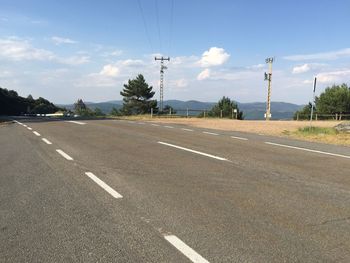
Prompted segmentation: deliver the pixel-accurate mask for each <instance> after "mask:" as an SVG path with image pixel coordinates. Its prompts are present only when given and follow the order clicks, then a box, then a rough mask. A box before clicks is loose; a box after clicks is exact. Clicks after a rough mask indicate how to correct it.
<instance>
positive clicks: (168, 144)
mask: <svg viewBox="0 0 350 263" xmlns="http://www.w3.org/2000/svg"><path fill="white" fill-rule="evenodd" d="M158 143H159V144H162V145H166V146H169V147H173V148H177V149H180V150H184V151H187V152H191V153H196V154H200V155H203V156H207V157H210V158H214V159H217V160H220V161H228V160H227V159H226V158H223V157H219V156H216V155H212V154H208V153H204V152H199V151H196V150H192V149H189V148H185V147H181V146H177V145H174V144H170V143H166V142H158Z"/></svg>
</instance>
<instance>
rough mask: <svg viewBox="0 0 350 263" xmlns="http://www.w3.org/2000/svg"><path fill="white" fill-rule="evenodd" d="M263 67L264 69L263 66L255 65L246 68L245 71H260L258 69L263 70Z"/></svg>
mask: <svg viewBox="0 0 350 263" xmlns="http://www.w3.org/2000/svg"><path fill="white" fill-rule="evenodd" d="M265 67H266V65H265V64H256V65H252V66H248V67H246V69H251V70H260V69H264V68H265Z"/></svg>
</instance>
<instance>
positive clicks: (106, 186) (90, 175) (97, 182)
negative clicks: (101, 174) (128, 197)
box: [85, 172, 123, 198]
mask: <svg viewBox="0 0 350 263" xmlns="http://www.w3.org/2000/svg"><path fill="white" fill-rule="evenodd" d="M85 174H86V175H87V176H89V177H90V179H92V180H93V181H94V182H95V183H96V184H98V185H99V186H101V187H102V188H103V189H104V190H106V191H107V192H108V193H109V194H110V195H111V196H113V197H114V198H122V197H123V196H122V195H121V194H119V193H118V192H117V191H115V190H114V189H113V188H111V187H110V186H109V185H107V184H106V183H105V182H103V181H102V180H101V179H100V178H98V177H97V176H96V175H94V174H93V173H91V172H86V173H85Z"/></svg>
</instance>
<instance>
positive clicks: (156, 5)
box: [155, 0, 162, 53]
mask: <svg viewBox="0 0 350 263" xmlns="http://www.w3.org/2000/svg"><path fill="white" fill-rule="evenodd" d="M155 7H156V19H157V27H158V38H159V50H160V53H162V39H161V35H160V25H159V10H158V0H155Z"/></svg>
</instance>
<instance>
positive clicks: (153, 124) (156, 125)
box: [151, 123, 159, 127]
mask: <svg viewBox="0 0 350 263" xmlns="http://www.w3.org/2000/svg"><path fill="white" fill-rule="evenodd" d="M151 125H152V126H155V127H158V126H159V124H155V123H151Z"/></svg>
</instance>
